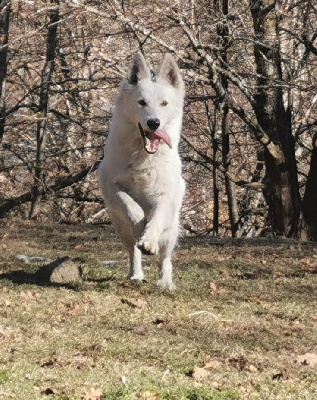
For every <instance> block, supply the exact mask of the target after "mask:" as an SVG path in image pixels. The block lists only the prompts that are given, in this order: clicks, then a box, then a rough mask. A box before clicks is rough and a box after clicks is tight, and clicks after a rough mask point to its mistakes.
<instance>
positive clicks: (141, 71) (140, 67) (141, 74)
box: [128, 52, 151, 85]
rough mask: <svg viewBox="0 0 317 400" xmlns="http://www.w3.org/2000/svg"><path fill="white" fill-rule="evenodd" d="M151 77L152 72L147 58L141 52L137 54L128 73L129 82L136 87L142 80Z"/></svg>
mask: <svg viewBox="0 0 317 400" xmlns="http://www.w3.org/2000/svg"><path fill="white" fill-rule="evenodd" d="M149 77H151V70H150V68H149V67H148V65H147V63H146V61H145V58H144V57H143V55H142V54H141V53H140V52H139V53H137V54H135V56H134V57H133V59H132V63H131V66H130V69H129V72H128V82H129V83H130V84H131V85H136V84H137V83H138V81H139V80H140V79H143V78H149Z"/></svg>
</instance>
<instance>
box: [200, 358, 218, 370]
mask: <svg viewBox="0 0 317 400" xmlns="http://www.w3.org/2000/svg"><path fill="white" fill-rule="evenodd" d="M220 365H221V362H220V361H218V360H211V361H208V362H207V363H206V364H205V365H204V367H203V368H204V369H216V368H218V367H219V366H220Z"/></svg>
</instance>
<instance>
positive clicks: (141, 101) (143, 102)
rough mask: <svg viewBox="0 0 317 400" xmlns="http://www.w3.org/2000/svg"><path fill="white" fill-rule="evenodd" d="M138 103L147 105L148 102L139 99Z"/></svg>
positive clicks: (143, 105)
mask: <svg viewBox="0 0 317 400" xmlns="http://www.w3.org/2000/svg"><path fill="white" fill-rule="evenodd" d="M138 103H139V104H140V106H142V107H145V106H146V102H145V101H144V100H139V101H138Z"/></svg>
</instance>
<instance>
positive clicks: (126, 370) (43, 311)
mask: <svg viewBox="0 0 317 400" xmlns="http://www.w3.org/2000/svg"><path fill="white" fill-rule="evenodd" d="M0 235H1V244H0V398H5V399H7V398H8V399H10V398H13V399H25V400H29V399H32V400H33V399H34V400H36V399H48V398H52V399H64V400H66V399H81V398H83V399H85V400H86V399H87V400H88V399H93V400H98V399H101V398H102V399H131V400H133V399H135V400H136V399H145V400H155V399H171V400H182V399H190V400H207V399H215V400H220V399H222V400H234V399H248V400H249V399H281V400H285V399H300V400H304V399H307V400H311V399H313V398H317V383H316V382H317V367H316V366H315V367H313V366H312V365H301V364H299V363H298V362H296V359H297V357H298V356H299V355H302V354H305V353H307V352H309V353H314V354H316V353H317V307H316V305H317V301H316V286H317V285H316V284H317V278H316V277H317V275H316V273H317V247H315V246H313V245H307V244H298V243H296V242H278V244H276V243H273V242H272V243H269V242H267V241H254V242H253V243H250V242H246V241H241V240H240V241H231V240H214V239H193V238H191V239H183V240H182V242H181V244H180V246H179V248H178V250H177V252H176V253H175V257H174V258H175V281H176V284H177V289H176V291H175V292H173V293H170V292H167V291H161V290H159V289H157V288H156V286H155V280H156V278H157V271H156V266H155V261H156V259H155V258H148V259H147V274H148V282H147V283H144V284H131V283H129V282H128V281H126V280H125V278H124V277H125V275H126V274H127V265H126V255H125V252H124V251H123V248H122V246H121V244H120V242H118V240H117V239H116V237H115V235H114V234H113V232H112V229H111V228H110V227H107V226H87V225H81V226H80V225H76V226H67V225H57V224H55V225H54V224H35V223H30V222H21V221H7V222H3V225H2V228H1V232H0ZM18 254H24V255H29V256H44V257H46V258H49V259H55V258H57V257H62V256H65V255H68V256H70V257H71V258H72V259H75V260H76V262H78V263H80V264H81V265H82V268H83V283H80V284H78V285H77V286H73V287H71V286H70V287H63V286H49V285H45V284H44V283H43V282H40V281H37V279H36V277H35V276H34V274H35V272H36V271H37V270H38V269H39V268H40V267H41V266H42V265H43V264H25V263H23V262H22V261H19V260H17V258H16V255H18ZM105 260H107V261H109V260H115V261H116V262H115V263H112V264H111V263H110V264H106V265H103V264H102V261H105ZM93 388H94V389H95V391H94V390H92V389H93Z"/></svg>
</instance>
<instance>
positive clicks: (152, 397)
mask: <svg viewBox="0 0 317 400" xmlns="http://www.w3.org/2000/svg"><path fill="white" fill-rule="evenodd" d="M160 396H161V395H160V393H157V392H149V391H147V392H143V393H139V394H138V398H139V399H140V400H156V399H159V398H160Z"/></svg>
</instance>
